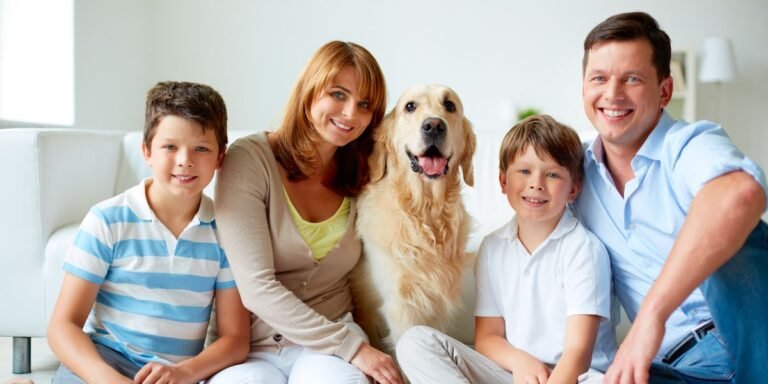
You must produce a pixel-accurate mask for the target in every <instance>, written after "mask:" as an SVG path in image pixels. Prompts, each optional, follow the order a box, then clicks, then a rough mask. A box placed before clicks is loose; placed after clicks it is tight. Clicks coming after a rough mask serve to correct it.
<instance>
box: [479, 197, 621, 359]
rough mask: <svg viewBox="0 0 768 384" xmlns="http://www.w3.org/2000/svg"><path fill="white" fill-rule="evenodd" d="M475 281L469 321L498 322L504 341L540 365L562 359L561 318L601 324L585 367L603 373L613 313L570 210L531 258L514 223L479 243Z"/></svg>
mask: <svg viewBox="0 0 768 384" xmlns="http://www.w3.org/2000/svg"><path fill="white" fill-rule="evenodd" d="M475 277H476V281H477V282H476V284H477V307H476V309H475V316H478V317H503V318H504V323H505V324H504V326H505V332H506V339H507V341H509V343H510V344H511V345H513V346H515V348H519V349H522V350H524V351H526V352H528V353H530V354H531V355H533V356H535V357H536V358H537V359H539V360H540V361H542V362H544V363H547V364H557V362H558V360H560V358H561V357H562V354H563V341H564V339H565V325H566V319H567V317H568V316H572V315H598V316H601V317H603V319H602V321H601V322H600V328H599V331H598V336H597V340H596V342H595V349H594V351H593V353H592V364H591V367H592V368H594V369H597V370H600V371H603V372H604V371H605V370H606V369H608V365H609V363H610V361H611V360H612V359H613V355H614V354H615V353H616V334H615V328H614V324H613V323H612V322H611V320H610V318H611V312H612V307H613V308H614V309H615V310H618V307H616V306H615V305H613V306H612V299H611V296H612V295H611V265H610V260H609V258H608V253H607V252H606V250H605V247H603V245H602V243H600V241H599V240H597V238H596V237H595V236H594V235H593V234H592V233H590V232H589V231H588V230H587V229H586V228H584V226H582V225H581V223H580V222H579V221H578V219H576V218H575V217H574V216H573V214H572V213H571V212H570V210H569V209H566V210H565V213H564V214H563V217H562V218H561V219H560V222H559V223H558V224H557V226H556V227H555V229H554V231H552V233H551V234H550V235H549V237H548V238H547V239H546V240H544V242H542V243H541V244H540V245H539V247H538V248H536V250H534V251H533V253H528V251H527V250H526V249H525V247H524V246H523V244H522V243H521V242H520V240H519V239H518V237H517V221H516V220H515V218H514V217H513V218H512V220H510V221H509V222H508V223H507V224H506V225H504V226H503V227H501V228H499V229H497V230H496V231H494V232H492V233H491V234H489V235H488V236H486V237H485V238H484V239H483V242H482V244H481V245H480V250H479V254H478V262H477V266H476V270H475ZM614 313H617V312H615V311H614ZM614 317H615V318H616V320H618V316H614Z"/></svg>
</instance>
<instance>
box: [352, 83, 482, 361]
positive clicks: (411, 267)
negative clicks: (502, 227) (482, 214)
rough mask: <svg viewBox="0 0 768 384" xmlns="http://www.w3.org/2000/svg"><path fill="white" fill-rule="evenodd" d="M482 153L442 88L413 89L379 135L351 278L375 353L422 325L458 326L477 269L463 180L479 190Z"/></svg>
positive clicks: (452, 94)
mask: <svg viewBox="0 0 768 384" xmlns="http://www.w3.org/2000/svg"><path fill="white" fill-rule="evenodd" d="M474 152H475V134H474V133H473V131H472V125H471V124H470V122H469V120H467V119H466V118H465V117H464V107H463V105H462V104H461V100H460V99H459V97H458V96H457V95H456V93H455V92H454V91H453V90H452V89H450V88H448V87H446V86H443V85H417V86H414V87H412V88H410V89H408V90H407V91H406V92H405V93H404V94H403V95H402V96H401V97H400V99H399V100H398V102H397V105H396V106H395V107H394V109H393V110H392V111H391V112H389V113H388V114H387V115H386V116H385V117H384V120H383V121H382V123H381V126H380V127H379V128H378V131H377V133H376V135H375V144H374V151H373V154H372V155H371V157H370V160H369V163H370V166H371V183H370V184H369V185H368V186H367V187H366V189H365V190H364V191H363V193H362V195H361V196H360V198H359V199H358V202H357V207H358V216H357V230H358V233H359V235H360V237H361V238H362V240H363V244H364V256H363V258H362V259H361V262H360V264H359V265H358V267H357V268H356V270H355V271H354V273H353V276H352V290H353V297H354V298H355V308H356V310H355V316H356V320H357V322H358V323H359V324H360V325H361V326H362V327H363V329H365V331H366V332H367V333H368V335H369V336H370V337H371V342H372V344H374V345H377V346H380V347H384V348H391V347H392V346H393V345H394V343H396V342H397V340H398V338H399V337H400V335H402V334H403V333H404V332H405V331H406V330H407V329H408V328H410V327H411V326H413V325H428V326H431V327H434V328H437V329H445V328H446V327H447V326H448V325H449V322H450V320H451V318H452V315H453V314H454V311H455V309H456V308H457V307H458V305H459V304H460V300H461V298H460V297H461V292H460V291H461V285H462V279H463V277H464V274H465V273H466V272H467V271H469V270H470V268H471V267H472V265H473V264H474V255H470V254H467V253H465V247H466V243H467V237H468V235H469V228H470V217H469V215H468V214H467V212H466V210H465V209H464V205H463V204H462V201H461V196H460V192H461V181H460V178H461V177H462V176H463V178H464V182H465V183H466V184H467V185H469V186H472V185H473V172H472V156H473V154H474ZM459 170H461V172H459ZM382 322H383V324H382ZM385 328H388V329H389V337H388V338H386V339H383V340H379V338H378V337H379V335H383V334H386V329H385Z"/></svg>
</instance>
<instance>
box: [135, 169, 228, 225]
mask: <svg viewBox="0 0 768 384" xmlns="http://www.w3.org/2000/svg"><path fill="white" fill-rule="evenodd" d="M150 182H152V178H151V177H147V178H146V179H144V180H142V181H141V182H140V183H139V184H138V185H136V186H134V187H133V188H131V189H129V190H128V191H126V197H127V201H128V207H129V208H131V210H132V211H133V212H134V213H135V214H136V216H138V217H139V218H140V219H142V220H146V221H154V220H156V219H157V216H155V212H153V211H152V208H150V207H149V201H148V200H147V184H148V183H150ZM213 218H214V216H213V201H212V200H211V199H210V198H209V197H208V196H206V195H205V194H201V198H200V206H199V207H198V209H197V213H196V214H195V216H194V217H193V218H192V221H191V223H192V224H195V225H199V224H210V223H212V222H213Z"/></svg>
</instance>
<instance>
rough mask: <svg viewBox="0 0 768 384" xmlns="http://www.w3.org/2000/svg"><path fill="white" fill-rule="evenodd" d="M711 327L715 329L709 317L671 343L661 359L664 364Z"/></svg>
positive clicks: (700, 337) (675, 358) (676, 357)
mask: <svg viewBox="0 0 768 384" xmlns="http://www.w3.org/2000/svg"><path fill="white" fill-rule="evenodd" d="M713 329H715V323H714V322H713V321H712V320H711V319H710V320H707V321H705V322H702V323H701V324H699V325H697V326H696V328H693V329H692V330H691V331H690V332H688V334H687V335H686V336H685V337H683V338H682V339H680V341H678V342H677V344H675V345H673V346H672V348H670V349H669V352H667V354H666V355H664V358H663V359H661V361H662V362H664V363H666V364H672V363H673V362H674V361H675V360H677V359H678V358H679V357H680V356H682V355H683V354H684V353H686V352H688V350H690V349H691V348H693V346H694V345H696V343H698V342H699V341H701V339H702V338H704V336H705V335H706V334H707V333H709V331H711V330H713Z"/></svg>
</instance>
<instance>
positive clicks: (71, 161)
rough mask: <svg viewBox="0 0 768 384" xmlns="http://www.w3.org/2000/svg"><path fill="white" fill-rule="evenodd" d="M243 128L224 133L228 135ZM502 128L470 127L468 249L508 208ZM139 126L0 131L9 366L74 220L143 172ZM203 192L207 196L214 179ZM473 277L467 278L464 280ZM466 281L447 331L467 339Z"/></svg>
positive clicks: (40, 314)
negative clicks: (501, 172)
mask: <svg viewBox="0 0 768 384" xmlns="http://www.w3.org/2000/svg"><path fill="white" fill-rule="evenodd" d="M249 133H251V132H247V131H235V130H230V132H229V139H230V142H233V141H234V140H235V139H236V138H238V137H241V136H244V135H247V134H249ZM503 134H504V132H477V139H478V140H477V141H478V145H477V152H476V154H475V159H474V166H475V181H476V183H475V187H474V188H465V190H464V195H465V196H464V201H465V204H466V206H467V209H468V211H469V212H470V214H471V215H472V216H473V217H474V218H475V221H476V225H475V229H474V231H473V233H472V236H471V238H470V242H469V245H468V248H469V250H470V251H472V250H476V249H477V247H478V245H479V242H480V240H481V239H482V236H483V235H484V234H486V233H488V232H490V231H491V230H493V229H495V228H498V227H499V226H501V225H502V224H503V223H504V222H506V221H507V220H508V219H509V217H510V215H511V213H512V210H511V208H509V205H508V203H507V202H506V199H505V198H504V196H503V195H502V194H501V193H500V188H499V186H498V181H497V180H498V173H497V172H498V171H497V169H498V146H499V143H500V141H501V140H500V139H501V136H503ZM140 144H141V132H139V131H135V132H109V131H83V130H74V129H56V128H20V129H0V175H1V177H2V181H3V184H2V188H0V212H3V213H5V214H6V217H5V219H4V220H0V244H2V248H1V252H0V276H2V278H0V291H1V292H2V295H0V308H4V310H3V312H4V314H5V316H0V336H11V337H14V364H13V370H14V372H15V373H26V372H29V356H30V355H29V353H30V350H29V338H30V337H45V333H46V324H47V322H48V319H49V316H50V314H51V311H52V310H53V306H54V304H55V301H56V297H57V294H58V291H59V286H60V285H61V280H62V277H63V273H62V270H61V265H62V262H63V258H64V256H65V254H66V251H67V248H68V247H69V246H70V244H71V243H72V240H73V239H74V235H75V232H76V230H77V227H78V225H79V223H80V221H81V220H82V219H83V217H84V216H85V214H86V213H87V211H88V209H89V208H90V207H91V206H92V205H93V204H95V203H97V202H99V201H101V200H104V199H106V198H108V197H110V196H113V195H115V194H117V193H120V192H122V191H124V190H126V189H127V188H129V187H131V186H133V185H136V184H137V183H138V182H139V180H141V179H142V178H144V177H146V176H149V175H150V171H149V168H148V167H146V165H145V164H144V159H143V157H142V155H141V151H140ZM214 183H215V179H214V182H212V183H211V185H209V187H208V188H207V189H206V193H207V194H208V195H209V196H213V193H212V192H213V184H214ZM470 279H471V278H470ZM473 286H474V284H473V283H472V282H471V281H467V287H468V288H467V289H465V290H464V303H465V308H463V310H462V312H461V313H460V315H459V319H458V321H457V323H456V326H455V327H454V328H453V329H452V331H451V332H450V333H451V334H452V335H453V336H455V337H457V338H458V339H460V340H462V341H465V342H468V343H471V342H472V334H473V328H474V318H473V316H472V308H473V306H474V304H473V302H474V291H473Z"/></svg>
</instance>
